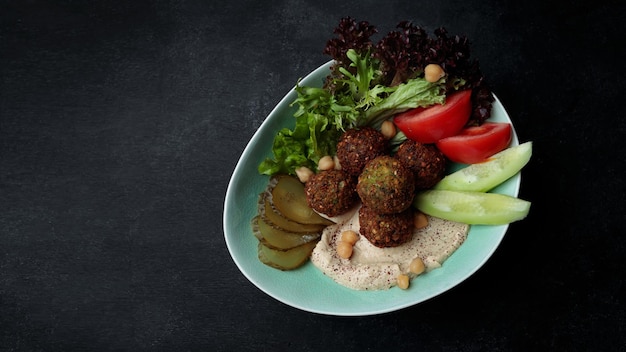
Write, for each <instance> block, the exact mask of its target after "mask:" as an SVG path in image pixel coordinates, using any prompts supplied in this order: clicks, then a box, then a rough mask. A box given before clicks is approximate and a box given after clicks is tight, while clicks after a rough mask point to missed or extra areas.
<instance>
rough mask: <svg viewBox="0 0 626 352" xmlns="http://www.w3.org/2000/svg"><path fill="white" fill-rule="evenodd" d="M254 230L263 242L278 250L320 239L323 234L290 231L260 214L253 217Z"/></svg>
mask: <svg viewBox="0 0 626 352" xmlns="http://www.w3.org/2000/svg"><path fill="white" fill-rule="evenodd" d="M252 231H253V233H254V235H255V236H256V237H257V238H258V239H259V241H261V242H263V244H265V245H266V246H268V247H270V248H273V249H278V250H287V249H291V248H294V247H298V246H301V245H303V244H305V243H309V242H311V241H315V240H317V239H319V238H320V237H321V235H322V234H321V232H313V233H303V232H288V231H285V230H284V229H281V228H278V227H275V226H272V225H270V224H268V223H266V222H265V221H263V219H262V218H261V217H259V216H255V217H254V219H252Z"/></svg>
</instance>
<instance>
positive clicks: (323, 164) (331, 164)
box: [317, 155, 335, 171]
mask: <svg viewBox="0 0 626 352" xmlns="http://www.w3.org/2000/svg"><path fill="white" fill-rule="evenodd" d="M317 167H318V168H319V169H320V170H321V171H326V170H332V169H334V168H335V161H334V160H333V157H332V156H330V155H326V156H323V157H321V158H320V161H318V162H317Z"/></svg>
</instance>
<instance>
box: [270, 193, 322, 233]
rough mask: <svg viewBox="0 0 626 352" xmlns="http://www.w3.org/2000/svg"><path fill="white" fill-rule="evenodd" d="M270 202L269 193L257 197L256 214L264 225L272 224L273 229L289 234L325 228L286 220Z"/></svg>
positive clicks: (317, 230)
mask: <svg viewBox="0 0 626 352" xmlns="http://www.w3.org/2000/svg"><path fill="white" fill-rule="evenodd" d="M272 200H273V199H272V197H271V195H270V194H269V192H263V193H261V195H260V197H259V209H258V213H259V215H261V218H262V219H263V221H265V222H266V223H268V224H272V225H274V227H280V228H282V229H284V230H285V231H289V232H304V233H310V232H321V231H322V230H323V229H324V227H326V225H322V224H301V223H299V222H295V221H292V220H290V219H287V218H286V217H284V216H283V214H281V213H280V212H279V211H278V209H276V207H275V206H274V205H273V204H272Z"/></svg>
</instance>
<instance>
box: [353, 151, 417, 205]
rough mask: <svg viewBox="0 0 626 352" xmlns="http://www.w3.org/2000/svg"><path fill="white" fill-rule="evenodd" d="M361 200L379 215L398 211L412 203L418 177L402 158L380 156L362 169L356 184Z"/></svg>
mask: <svg viewBox="0 0 626 352" xmlns="http://www.w3.org/2000/svg"><path fill="white" fill-rule="evenodd" d="M356 190H357V193H358V194H359V197H360V198H361V202H363V204H365V205H366V206H368V207H369V208H370V209H372V210H373V211H375V212H377V213H380V214H391V213H399V212H401V211H403V210H406V209H407V208H408V207H410V206H411V202H412V201H413V197H414V195H415V176H413V173H412V172H411V170H409V168H407V167H406V166H404V164H402V162H400V160H398V159H396V158H394V157H392V156H389V155H381V156H378V157H376V158H374V160H372V161H370V162H369V163H367V165H365V168H363V172H361V174H360V175H359V177H358V183H357V186H356Z"/></svg>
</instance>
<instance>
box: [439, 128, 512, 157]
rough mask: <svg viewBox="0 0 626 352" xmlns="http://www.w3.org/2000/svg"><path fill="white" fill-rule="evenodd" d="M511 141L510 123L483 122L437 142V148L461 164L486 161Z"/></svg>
mask: <svg viewBox="0 0 626 352" xmlns="http://www.w3.org/2000/svg"><path fill="white" fill-rule="evenodd" d="M510 142H511V124H509V123H503V122H485V123H483V124H482V125H480V126H473V127H468V128H465V129H463V130H461V132H460V133H459V134H457V135H455V136H452V137H448V138H443V139H441V140H439V141H438V142H437V148H439V150H441V152H442V153H443V154H444V155H445V156H446V157H448V159H450V160H452V161H454V162H457V163H462V164H475V163H479V162H483V161H486V160H487V158H489V157H490V156H492V155H494V154H495V153H497V152H499V151H502V150H504V149H505V148H506V147H507V146H508V145H509V143H510Z"/></svg>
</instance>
